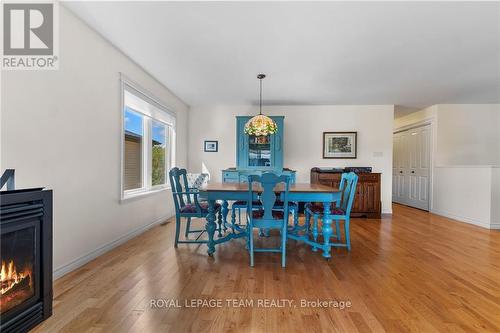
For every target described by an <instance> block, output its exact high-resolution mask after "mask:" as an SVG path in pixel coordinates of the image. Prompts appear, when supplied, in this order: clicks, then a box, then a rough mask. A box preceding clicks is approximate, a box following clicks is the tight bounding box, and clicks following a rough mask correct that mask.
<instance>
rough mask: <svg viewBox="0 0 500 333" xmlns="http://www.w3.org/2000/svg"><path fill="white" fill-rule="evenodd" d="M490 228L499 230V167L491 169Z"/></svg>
mask: <svg viewBox="0 0 500 333" xmlns="http://www.w3.org/2000/svg"><path fill="white" fill-rule="evenodd" d="M491 179H492V181H491V226H490V227H491V228H492V229H500V167H496V168H493V169H492V176H491Z"/></svg>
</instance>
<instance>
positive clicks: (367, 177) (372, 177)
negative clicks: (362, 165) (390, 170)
mask: <svg viewBox="0 0 500 333" xmlns="http://www.w3.org/2000/svg"><path fill="white" fill-rule="evenodd" d="M359 180H362V181H363V182H378V180H379V175H371V174H360V175H359Z"/></svg>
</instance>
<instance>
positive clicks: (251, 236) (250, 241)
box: [248, 226, 254, 267]
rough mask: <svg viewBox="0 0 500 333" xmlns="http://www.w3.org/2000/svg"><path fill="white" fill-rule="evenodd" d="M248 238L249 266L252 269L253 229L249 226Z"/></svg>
mask: <svg viewBox="0 0 500 333" xmlns="http://www.w3.org/2000/svg"><path fill="white" fill-rule="evenodd" d="M248 238H249V243H250V244H249V245H250V266H251V267H253V265H254V261H253V227H252V226H250V228H249V230H248Z"/></svg>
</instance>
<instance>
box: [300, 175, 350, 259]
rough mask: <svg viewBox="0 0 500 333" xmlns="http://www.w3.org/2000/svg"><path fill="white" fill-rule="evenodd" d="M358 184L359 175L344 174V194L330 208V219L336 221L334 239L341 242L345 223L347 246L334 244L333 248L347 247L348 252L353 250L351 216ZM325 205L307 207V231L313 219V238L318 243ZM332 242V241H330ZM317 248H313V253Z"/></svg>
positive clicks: (309, 205)
mask: <svg viewBox="0 0 500 333" xmlns="http://www.w3.org/2000/svg"><path fill="white" fill-rule="evenodd" d="M357 184H358V175H356V174H355V173H354V172H349V173H343V174H342V178H341V180H340V186H339V190H340V192H341V193H342V196H341V199H340V201H338V202H335V203H332V205H331V207H330V214H329V215H328V217H329V218H330V219H332V220H333V221H335V234H332V237H336V238H337V241H340V240H341V235H340V221H342V220H343V221H344V234H345V244H342V243H338V242H337V243H333V244H332V245H331V246H334V247H346V248H347V250H348V251H350V250H351V236H350V225H349V224H350V215H351V209H352V204H353V202H354V197H355V195H356V185H357ZM323 209H324V208H323V204H307V205H306V206H305V220H306V223H305V224H306V230H307V231H308V232H309V231H310V219H311V216H312V217H313V227H312V236H313V240H314V241H315V242H316V241H317V239H318V235H319V231H318V219H319V218H321V219H324V217H325V216H324V210H323ZM328 241H330V240H328ZM316 250H317V248H316V247H315V246H313V251H316Z"/></svg>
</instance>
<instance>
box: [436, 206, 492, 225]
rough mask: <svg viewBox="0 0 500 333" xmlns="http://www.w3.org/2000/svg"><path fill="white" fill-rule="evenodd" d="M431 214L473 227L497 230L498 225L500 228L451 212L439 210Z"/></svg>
mask: <svg viewBox="0 0 500 333" xmlns="http://www.w3.org/2000/svg"><path fill="white" fill-rule="evenodd" d="M431 213H433V214H436V215H441V216H444V217H447V218H450V219H453V220H456V221H457V222H462V223H468V224H473V225H475V226H478V227H481V228H486V229H496V228H494V226H495V225H498V227H499V228H500V224H496V223H495V224H490V223H485V222H481V221H477V220H475V219H471V218H468V217H464V216H459V215H455V214H452V213H450V212H445V211H442V210H438V209H433V210H432V211H431Z"/></svg>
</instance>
